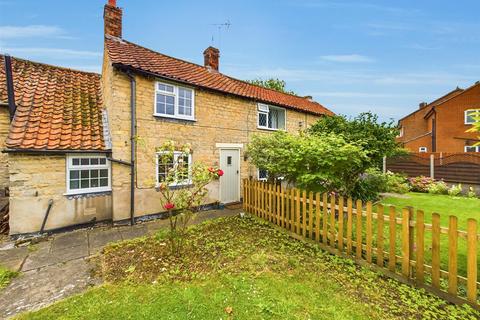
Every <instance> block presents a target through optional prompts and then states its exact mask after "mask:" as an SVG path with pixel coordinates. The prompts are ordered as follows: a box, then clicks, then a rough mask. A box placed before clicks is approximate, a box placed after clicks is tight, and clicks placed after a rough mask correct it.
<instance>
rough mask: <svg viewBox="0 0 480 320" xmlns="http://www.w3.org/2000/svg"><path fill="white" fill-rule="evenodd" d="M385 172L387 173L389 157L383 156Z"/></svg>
mask: <svg viewBox="0 0 480 320" xmlns="http://www.w3.org/2000/svg"><path fill="white" fill-rule="evenodd" d="M383 173H384V174H385V173H387V157H386V156H383Z"/></svg>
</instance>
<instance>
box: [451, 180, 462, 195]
mask: <svg viewBox="0 0 480 320" xmlns="http://www.w3.org/2000/svg"><path fill="white" fill-rule="evenodd" d="M461 193H462V184H461V183H459V184H457V185H455V184H454V185H453V186H451V188H450V189H448V194H449V195H450V196H452V197H456V196H459V195H461Z"/></svg>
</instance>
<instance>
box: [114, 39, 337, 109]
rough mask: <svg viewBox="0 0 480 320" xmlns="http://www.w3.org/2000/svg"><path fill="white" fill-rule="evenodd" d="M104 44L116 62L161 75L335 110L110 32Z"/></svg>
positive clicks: (290, 104)
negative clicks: (248, 81)
mask: <svg viewBox="0 0 480 320" xmlns="http://www.w3.org/2000/svg"><path fill="white" fill-rule="evenodd" d="M105 44H106V48H107V52H108V55H109V57H110V60H111V62H112V64H114V65H121V66H127V67H130V68H134V69H136V70H140V71H144V72H148V73H152V74H154V75H156V76H159V77H163V78H168V79H171V80H177V81H181V82H186V83H189V84H192V85H195V86H199V87H203V88H207V89H212V90H217V91H221V92H225V93H229V94H233V95H237V96H241V97H245V98H250V99H255V100H258V101H261V102H265V103H271V104H275V105H280V106H284V107H288V108H291V109H296V110H300V111H304V112H309V113H313V114H317V115H321V114H327V115H332V114H333V112H332V111H330V110H328V109H327V108H325V107H324V106H322V105H321V104H319V103H318V102H315V101H312V100H309V99H308V98H304V97H299V96H295V95H291V94H286V93H282V92H278V91H275V90H270V89H266V88H263V87H259V86H256V85H252V84H250V83H247V82H245V81H241V80H237V79H234V78H231V77H229V76H226V75H224V74H221V73H219V72H217V71H212V70H209V69H208V68H206V67H204V66H200V65H197V64H194V63H191V62H187V61H183V60H179V59H176V58H172V57H170V56H166V55H164V54H161V53H158V52H155V51H152V50H150V49H147V48H144V47H141V46H139V45H136V44H134V43H131V42H128V41H125V40H123V39H118V38H115V37H109V36H107V37H106V38H105Z"/></svg>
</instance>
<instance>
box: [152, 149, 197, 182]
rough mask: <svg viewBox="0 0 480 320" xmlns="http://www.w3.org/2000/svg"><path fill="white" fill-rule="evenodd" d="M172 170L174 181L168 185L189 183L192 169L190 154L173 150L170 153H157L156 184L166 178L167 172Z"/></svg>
mask: <svg viewBox="0 0 480 320" xmlns="http://www.w3.org/2000/svg"><path fill="white" fill-rule="evenodd" d="M171 170H173V174H172V175H173V177H174V181H169V185H170V186H178V185H187V184H189V183H190V174H191V170H192V155H191V154H186V153H183V152H177V151H175V152H174V153H173V154H172V153H167V152H159V153H157V184H159V183H161V182H164V181H166V180H167V177H168V176H169V172H170V171H171Z"/></svg>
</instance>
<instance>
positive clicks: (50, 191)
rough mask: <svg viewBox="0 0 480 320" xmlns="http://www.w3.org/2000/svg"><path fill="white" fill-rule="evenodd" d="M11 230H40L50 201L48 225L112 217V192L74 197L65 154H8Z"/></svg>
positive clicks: (69, 223)
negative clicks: (68, 187)
mask: <svg viewBox="0 0 480 320" xmlns="http://www.w3.org/2000/svg"><path fill="white" fill-rule="evenodd" d="M9 160H10V234H19V233H30V232H38V231H39V230H40V228H41V225H42V221H43V218H44V216H45V213H46V210H47V207H48V202H49V200H50V199H52V200H53V206H52V208H51V211H50V215H49V217H48V220H47V223H46V226H45V229H46V230H49V229H57V228H61V227H66V226H70V225H76V224H82V223H87V222H90V221H92V220H93V219H96V221H101V220H109V219H111V214H112V209H111V196H110V195H102V196H91V197H86V196H82V197H77V198H71V197H67V196H65V195H64V194H65V192H66V167H65V166H66V163H65V155H43V156H42V155H28V154H9Z"/></svg>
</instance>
